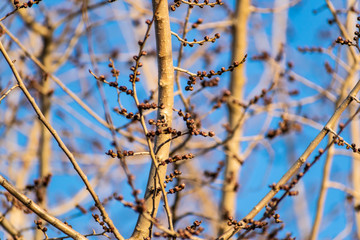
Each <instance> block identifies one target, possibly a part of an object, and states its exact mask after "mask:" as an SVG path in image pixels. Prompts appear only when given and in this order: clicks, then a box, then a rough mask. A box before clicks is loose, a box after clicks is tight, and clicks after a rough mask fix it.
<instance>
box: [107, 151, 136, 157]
mask: <svg viewBox="0 0 360 240" xmlns="http://www.w3.org/2000/svg"><path fill="white" fill-rule="evenodd" d="M105 154H106V155H108V156H110V157H112V158H116V157H117V158H122V157H127V156H133V155H134V151H126V150H123V151H122V152H121V151H117V152H114V151H113V150H111V149H110V150H108V151H107V152H106V153H105Z"/></svg>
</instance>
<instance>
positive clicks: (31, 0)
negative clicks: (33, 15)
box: [14, 0, 41, 9]
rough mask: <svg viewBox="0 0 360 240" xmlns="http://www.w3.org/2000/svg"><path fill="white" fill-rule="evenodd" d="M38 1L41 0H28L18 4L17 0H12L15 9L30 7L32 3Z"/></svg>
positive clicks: (37, 2)
mask: <svg viewBox="0 0 360 240" xmlns="http://www.w3.org/2000/svg"><path fill="white" fill-rule="evenodd" d="M40 2H41V0H30V1H27V2H25V3H23V4H20V1H19V0H14V5H15V7H16V8H17V9H20V8H28V7H29V8H31V7H32V6H33V5H34V4H39V3H40Z"/></svg>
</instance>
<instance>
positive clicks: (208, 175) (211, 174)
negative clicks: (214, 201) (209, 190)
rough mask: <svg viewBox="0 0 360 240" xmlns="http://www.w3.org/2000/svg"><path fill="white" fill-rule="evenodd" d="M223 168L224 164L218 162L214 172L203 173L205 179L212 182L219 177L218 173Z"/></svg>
mask: <svg viewBox="0 0 360 240" xmlns="http://www.w3.org/2000/svg"><path fill="white" fill-rule="evenodd" d="M224 166H225V162H224V161H220V162H219V163H218V166H217V168H216V170H215V171H214V172H210V171H208V170H205V171H204V175H205V177H208V178H210V179H211V181H214V180H215V179H216V178H217V177H218V176H219V175H220V172H221V170H222V169H223V168H224Z"/></svg>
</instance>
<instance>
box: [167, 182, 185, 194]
mask: <svg viewBox="0 0 360 240" xmlns="http://www.w3.org/2000/svg"><path fill="white" fill-rule="evenodd" d="M184 188H185V183H182V184H180V185H178V186H175V187H174V188H171V189H169V191H168V192H167V193H168V194H174V193H177V192H180V191H181V190H183V189H184Z"/></svg>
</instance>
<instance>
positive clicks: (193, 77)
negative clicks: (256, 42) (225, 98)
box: [185, 55, 247, 91]
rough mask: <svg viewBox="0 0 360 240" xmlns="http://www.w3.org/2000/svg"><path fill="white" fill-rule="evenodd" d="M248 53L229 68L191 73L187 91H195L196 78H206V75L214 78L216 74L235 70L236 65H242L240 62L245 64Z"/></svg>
mask: <svg viewBox="0 0 360 240" xmlns="http://www.w3.org/2000/svg"><path fill="white" fill-rule="evenodd" d="M246 58H247V55H245V56H244V58H243V59H242V60H241V61H240V62H238V61H234V62H233V64H231V65H230V66H229V67H228V68H225V67H222V68H221V69H220V70H218V71H216V72H215V71H214V70H210V71H209V72H206V71H198V72H197V73H196V74H190V77H189V80H188V81H187V86H186V87H185V90H186V91H193V90H194V87H193V85H195V84H196V79H197V78H199V79H200V80H204V78H205V77H207V78H212V77H213V76H216V75H219V76H220V75H221V74H223V73H224V72H228V71H233V70H234V69H235V68H236V67H238V66H240V64H243V63H244V62H245V61H246Z"/></svg>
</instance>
